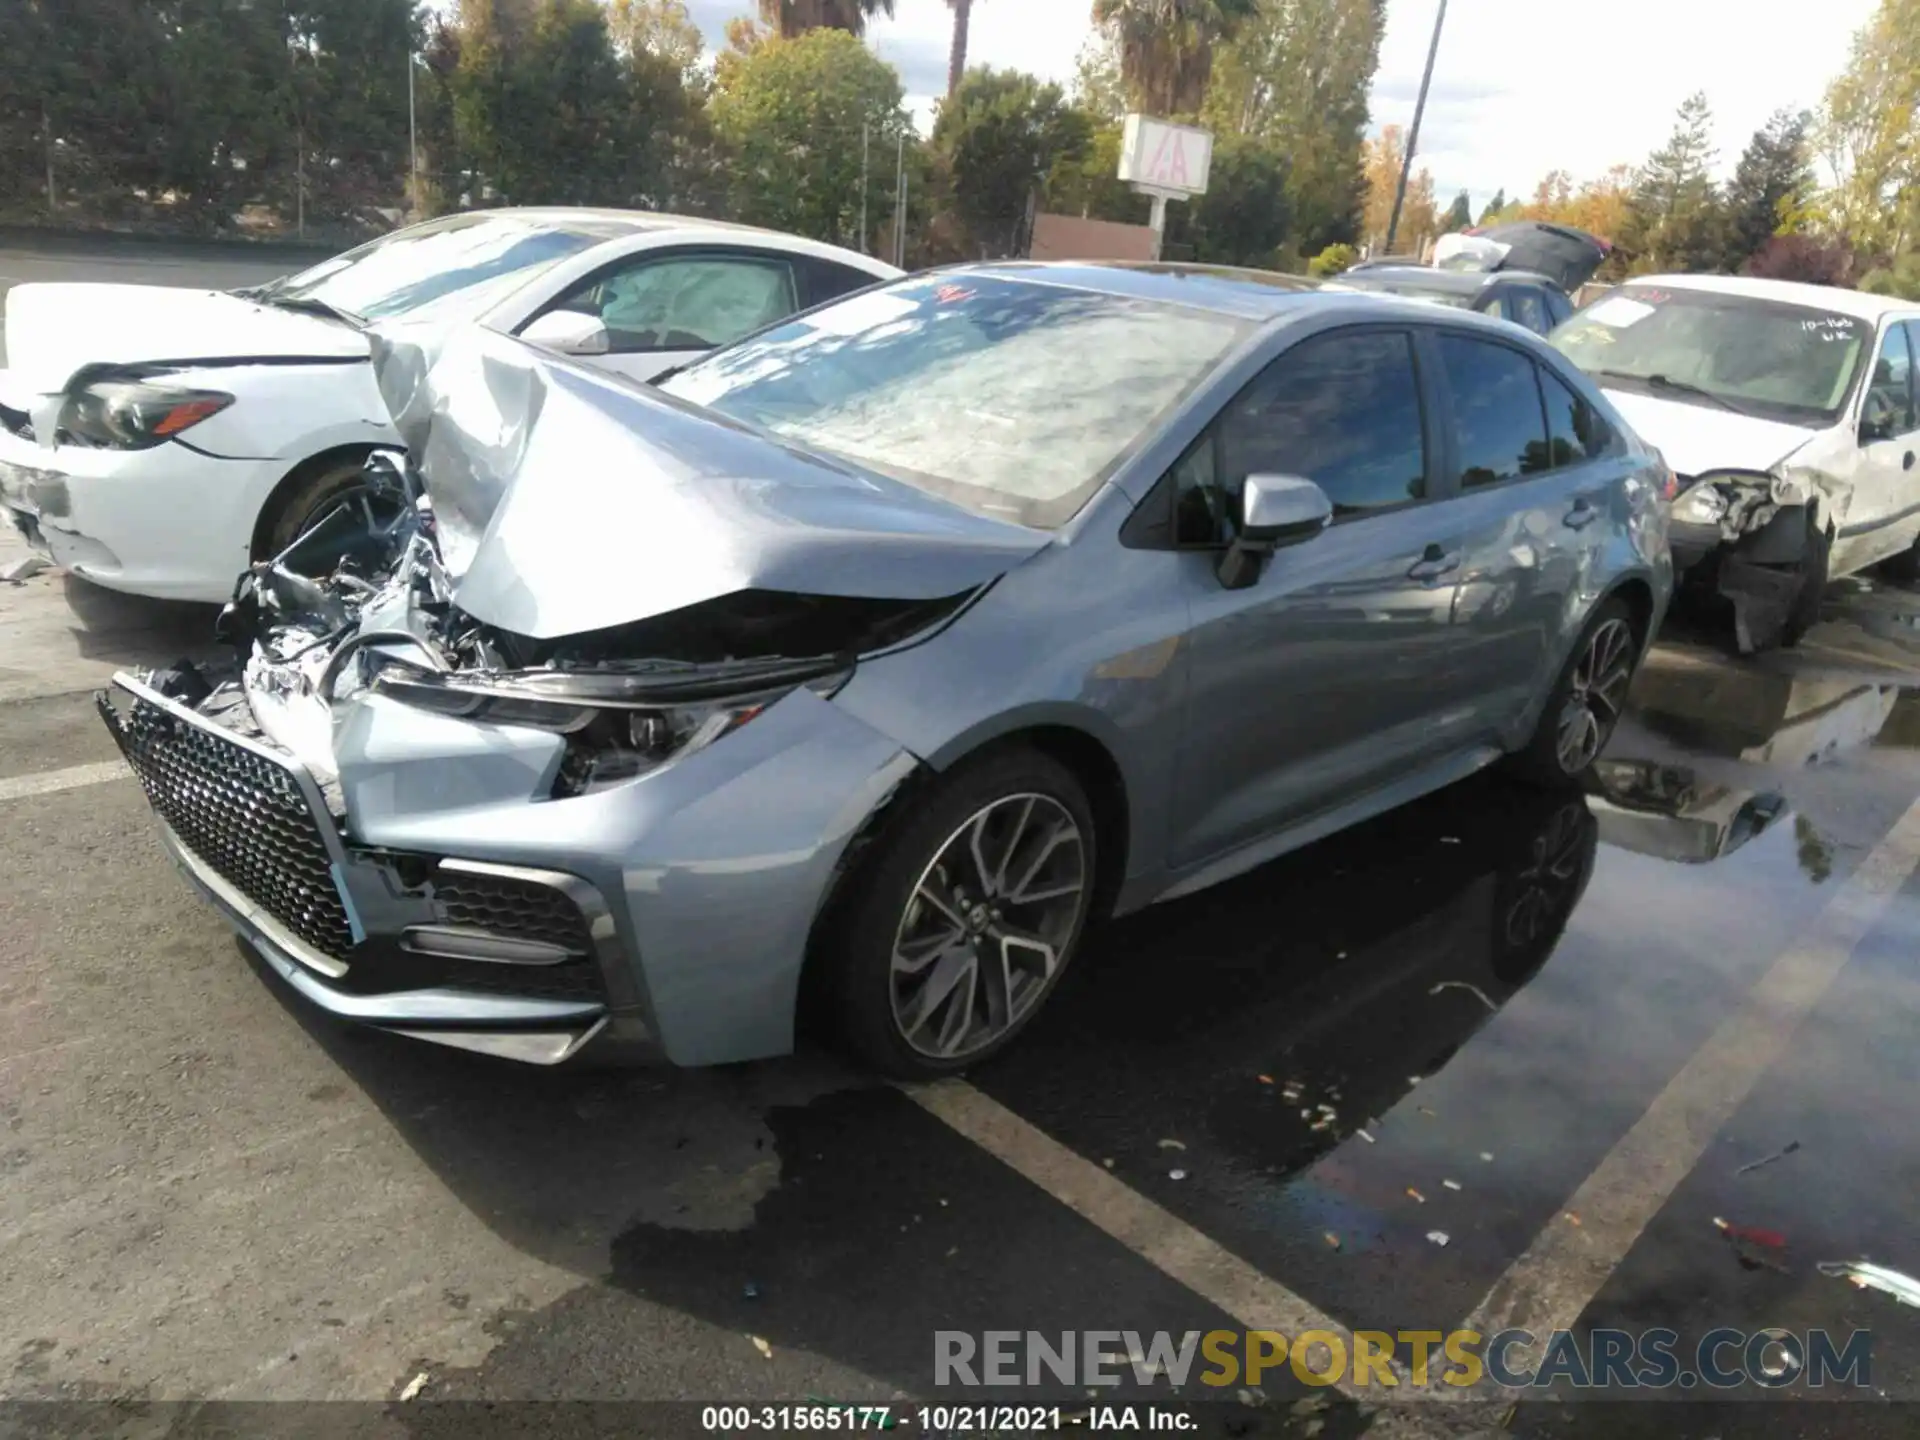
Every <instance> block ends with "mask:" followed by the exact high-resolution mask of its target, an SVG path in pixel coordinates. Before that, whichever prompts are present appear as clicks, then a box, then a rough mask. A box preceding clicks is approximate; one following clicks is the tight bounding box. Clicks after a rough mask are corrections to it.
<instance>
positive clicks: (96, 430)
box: [55, 380, 233, 450]
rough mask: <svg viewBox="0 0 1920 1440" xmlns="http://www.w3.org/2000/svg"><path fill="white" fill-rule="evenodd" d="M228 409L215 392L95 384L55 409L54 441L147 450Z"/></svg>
mask: <svg viewBox="0 0 1920 1440" xmlns="http://www.w3.org/2000/svg"><path fill="white" fill-rule="evenodd" d="M231 404H233V396H231V395H228V394H225V393H223V392H222V391H219V390H186V389H179V388H176V387H173V386H168V385H156V384H153V383H151V382H149V381H145V380H95V381H93V382H91V383H89V384H87V385H83V386H82V387H81V388H80V389H78V390H76V391H74V392H73V394H71V395H69V396H68V397H67V401H66V404H64V405H63V406H61V407H60V419H59V422H58V424H57V426H56V432H55V438H56V440H58V441H60V442H62V443H65V444H71V445H88V446H92V447H94V448H95V449H100V450H150V449H152V448H153V447H154V446H155V445H159V444H163V443H164V442H166V441H168V440H171V439H172V438H173V437H174V436H175V435H178V434H180V433H181V431H183V430H190V429H192V428H193V427H194V426H195V425H198V424H199V423H200V422H201V421H202V420H205V419H208V418H210V417H211V416H214V415H218V414H219V413H220V412H221V411H222V410H224V409H226V408H227V407H228V406H229V405H231Z"/></svg>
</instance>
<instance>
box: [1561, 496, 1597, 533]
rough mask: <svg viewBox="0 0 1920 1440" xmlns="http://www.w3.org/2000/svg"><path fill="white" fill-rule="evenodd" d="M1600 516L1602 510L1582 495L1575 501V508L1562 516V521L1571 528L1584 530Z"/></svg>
mask: <svg viewBox="0 0 1920 1440" xmlns="http://www.w3.org/2000/svg"><path fill="white" fill-rule="evenodd" d="M1599 518H1600V512H1599V511H1598V510H1597V509H1595V508H1594V507H1593V505H1592V503H1591V502H1589V501H1588V499H1587V497H1586V496H1584V495H1582V496H1581V497H1580V498H1579V499H1578V500H1575V501H1574V502H1573V508H1572V509H1571V510H1569V511H1567V513H1566V514H1565V515H1564V516H1562V517H1561V521H1560V523H1561V524H1563V525H1565V526H1566V527H1567V528H1568V529H1569V530H1584V529H1586V527H1587V526H1589V525H1591V524H1592V523H1593V522H1594V521H1596V520H1598V519H1599Z"/></svg>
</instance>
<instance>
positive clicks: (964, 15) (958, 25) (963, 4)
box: [947, 0, 973, 100]
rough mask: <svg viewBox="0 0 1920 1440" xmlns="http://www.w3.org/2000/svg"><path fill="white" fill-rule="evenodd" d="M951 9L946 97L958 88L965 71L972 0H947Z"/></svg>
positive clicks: (971, 18) (949, 96)
mask: <svg viewBox="0 0 1920 1440" xmlns="http://www.w3.org/2000/svg"><path fill="white" fill-rule="evenodd" d="M947 8H948V9H950V10H952V11H953V46H952V48H951V49H949V50H948V51H947V98H948V99H949V100H951V99H952V98H953V95H954V92H955V91H956V90H958V89H959V88H960V77H961V76H962V75H964V74H966V73H967V26H968V25H969V24H970V23H971V22H972V20H973V0H947Z"/></svg>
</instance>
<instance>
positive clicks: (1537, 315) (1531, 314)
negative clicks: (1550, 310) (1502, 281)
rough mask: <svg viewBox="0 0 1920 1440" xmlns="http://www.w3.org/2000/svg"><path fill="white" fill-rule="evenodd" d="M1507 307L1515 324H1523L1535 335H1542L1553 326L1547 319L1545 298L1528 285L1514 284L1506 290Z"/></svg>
mask: <svg viewBox="0 0 1920 1440" xmlns="http://www.w3.org/2000/svg"><path fill="white" fill-rule="evenodd" d="M1507 307H1508V314H1509V316H1510V317H1511V318H1512V320H1513V322H1514V323H1515V324H1516V325H1524V326H1526V327H1527V329H1529V330H1531V331H1533V333H1534V334H1536V335H1544V334H1546V333H1547V331H1548V330H1550V329H1552V328H1553V327H1552V325H1551V324H1550V323H1549V322H1548V320H1547V306H1546V302H1545V300H1544V299H1542V298H1541V294H1540V292H1539V291H1538V290H1535V289H1534V288H1533V287H1532V286H1530V285H1516V286H1515V287H1514V288H1513V289H1511V290H1509V291H1507Z"/></svg>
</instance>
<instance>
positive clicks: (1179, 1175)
mask: <svg viewBox="0 0 1920 1440" xmlns="http://www.w3.org/2000/svg"><path fill="white" fill-rule="evenodd" d="M1167 1178H1168V1179H1169V1180H1184V1179H1186V1178H1187V1172H1186V1171H1184V1170H1169V1171H1167Z"/></svg>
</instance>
